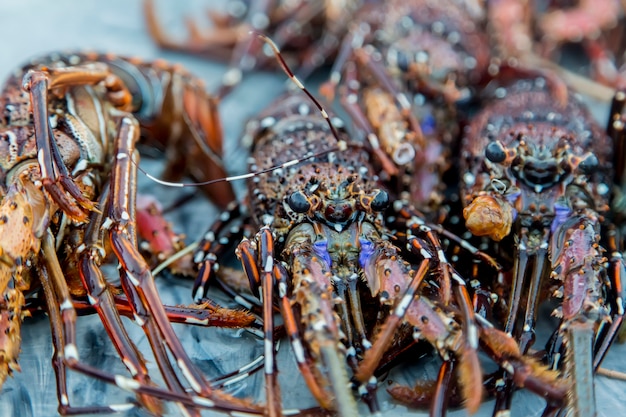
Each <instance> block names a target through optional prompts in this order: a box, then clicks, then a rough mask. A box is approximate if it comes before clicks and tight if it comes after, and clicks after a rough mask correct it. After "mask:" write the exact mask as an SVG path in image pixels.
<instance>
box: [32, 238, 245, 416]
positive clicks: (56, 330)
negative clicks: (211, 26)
mask: <svg viewBox="0 0 626 417" xmlns="http://www.w3.org/2000/svg"><path fill="white" fill-rule="evenodd" d="M46 239H48V242H47V243H46V242H45V239H44V242H43V244H44V245H47V249H46V250H45V252H46V253H47V254H48V255H51V256H48V257H46V258H45V263H44V264H42V265H41V282H42V286H43V288H44V293H45V295H46V297H45V298H46V303H47V304H48V313H49V316H50V326H51V329H52V337H53V345H54V354H53V357H52V364H53V366H54V369H55V370H56V372H57V387H58V394H57V395H58V397H59V404H60V408H59V411H60V412H61V413H63V414H93V413H116V412H120V411H126V410H128V409H130V408H132V407H133V406H134V404H119V405H110V406H103V407H100V406H95V407H80V408H76V407H71V406H70V404H69V398H68V395H67V394H68V392H67V386H66V377H65V375H66V371H65V370H66V367H67V368H69V369H71V370H74V371H77V372H80V373H82V374H84V375H87V376H91V377H93V378H96V379H100V380H102V381H104V382H106V383H109V384H113V385H117V386H118V387H120V388H121V389H123V390H127V391H129V392H132V393H135V394H137V395H140V396H150V397H154V398H159V399H162V400H165V401H172V402H176V403H181V404H183V405H185V406H187V407H189V408H190V409H193V408H196V407H201V408H222V409H224V410H227V411H228V410H230V409H231V408H229V407H220V405H219V404H216V403H214V402H213V401H210V400H207V399H205V398H201V397H197V396H192V395H189V394H188V393H184V394H180V393H176V392H173V391H171V390H165V389H162V388H159V387H155V386H152V385H144V384H141V383H140V382H138V381H135V380H133V379H130V378H127V377H125V376H123V375H113V374H109V373H107V372H104V371H102V370H99V369H95V368H93V367H91V366H89V365H86V364H84V363H82V362H80V360H79V357H78V349H77V345H76V331H75V330H76V329H75V322H76V311H75V310H74V308H73V306H72V302H71V296H70V293H69V289H68V287H67V284H66V282H65V279H64V276H63V273H62V271H61V267H60V265H59V263H58V260H57V259H56V254H55V252H54V244H53V243H52V238H51V237H49V236H48V237H47V238H46ZM59 301H60V303H59ZM253 414H254V413H253ZM257 414H258V413H257Z"/></svg>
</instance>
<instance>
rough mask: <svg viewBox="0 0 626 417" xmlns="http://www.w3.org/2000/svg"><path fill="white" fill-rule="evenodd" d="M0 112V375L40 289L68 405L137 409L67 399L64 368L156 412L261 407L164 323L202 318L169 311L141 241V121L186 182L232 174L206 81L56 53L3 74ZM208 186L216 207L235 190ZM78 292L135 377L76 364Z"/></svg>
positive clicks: (157, 67) (12, 359)
mask: <svg viewBox="0 0 626 417" xmlns="http://www.w3.org/2000/svg"><path fill="white" fill-rule="evenodd" d="M0 108H1V109H2V118H1V119H0V139H1V140H0V147H1V148H0V158H1V159H0V162H1V167H2V170H1V171H0V175H1V177H2V185H1V186H0V197H1V204H0V236H1V240H0V285H1V290H2V293H3V295H4V297H3V300H2V302H0V326H1V328H2V330H3V335H5V336H4V337H3V338H2V346H0V350H1V352H2V355H0V359H1V361H0V379H1V381H4V379H5V378H6V376H7V375H9V374H10V373H11V372H12V371H13V370H15V369H19V367H18V365H17V356H18V353H19V350H20V343H21V340H20V339H21V338H20V326H21V322H22V319H23V317H24V315H25V314H26V310H24V308H23V307H24V304H25V294H27V295H29V296H30V295H31V294H36V291H37V290H38V288H41V291H42V293H43V296H44V298H45V302H46V305H47V312H48V314H49V316H50V323H51V328H52V333H53V342H54V356H53V366H54V367H55V371H56V375H57V390H58V400H59V412H60V413H62V414H67V413H96V412H98V413H100V412H105V413H106V412H116V411H120V410H123V409H127V408H129V407H132V406H133V404H125V405H123V406H84V407H76V406H74V405H71V404H70V399H69V397H68V387H67V380H66V369H67V368H69V369H72V370H75V371H78V372H81V373H84V374H86V375H90V376H93V377H95V378H99V379H102V380H104V381H106V382H109V383H112V384H116V385H118V386H119V387H120V388H122V389H125V390H128V391H131V392H134V393H136V394H137V395H138V399H139V402H140V403H141V405H142V406H144V407H145V408H147V409H148V410H150V411H151V412H152V413H156V414H160V413H162V412H163V408H162V407H163V405H162V402H161V401H160V400H167V401H172V402H174V403H176V404H178V405H180V406H181V407H182V408H183V409H185V410H186V412H187V413H189V414H192V415H198V413H199V411H198V409H199V408H207V407H208V408H216V409H222V410H227V411H228V410H239V411H242V412H250V413H253V414H255V413H257V414H258V413H260V410H259V408H258V407H256V406H253V405H251V404H250V403H248V402H247V401H245V400H238V399H235V398H233V397H231V396H230V395H227V394H224V393H222V392H220V391H216V390H214V389H212V388H211V387H210V386H209V384H208V383H207V381H206V380H205V377H204V376H203V375H202V373H201V372H200V371H199V369H198V368H197V367H196V366H195V365H194V364H193V362H192V361H191V360H190V358H189V356H188V355H187V353H186V351H185V349H184V348H183V346H182V345H181V343H180V341H179V340H178V338H177V336H176V334H175V333H174V331H173V329H172V326H171V324H170V318H171V317H172V314H178V316H177V317H178V318H177V320H178V321H184V322H190V323H196V324H200V320H199V319H200V318H201V317H202V316H203V315H204V313H203V312H202V311H201V310H200V309H198V308H196V309H194V308H182V307H181V308H176V307H172V308H166V307H164V306H163V304H162V303H161V301H160V297H159V295H158V293H157V291H156V288H155V286H154V282H153V278H152V276H151V273H150V269H149V267H148V265H147V264H146V262H145V260H144V259H143V257H141V256H140V254H139V251H138V248H137V239H136V223H135V219H136V213H135V211H136V204H135V185H136V163H137V153H136V151H135V146H136V144H137V142H138V140H139V138H140V131H141V129H143V130H144V132H145V134H146V135H152V137H153V138H154V139H156V140H157V141H161V143H162V144H163V145H164V146H165V148H166V149H167V154H168V155H169V157H170V162H171V163H172V167H175V168H173V170H174V171H179V172H180V171H181V170H180V168H176V167H179V166H189V167H191V168H190V169H189V170H188V171H187V172H186V173H187V174H189V175H191V176H199V177H201V178H202V179H205V178H207V177H208V178H215V177H222V176H224V170H223V168H222V166H221V163H220V159H219V156H220V152H221V151H220V145H221V142H220V141H221V137H220V136H219V134H220V127H219V123H218V120H217V115H216V114H217V113H216V111H217V110H216V109H215V107H214V102H213V100H212V98H211V97H210V96H208V95H207V94H206V92H205V90H204V86H203V84H202V83H201V82H199V81H198V80H197V79H196V78H195V77H193V76H192V75H190V74H189V73H187V72H186V71H185V70H183V69H182V68H180V67H178V66H171V65H167V64H165V63H163V62H154V63H145V62H142V61H140V60H136V59H125V58H120V57H116V56H110V55H99V54H94V53H85V54H67V55H61V54H51V55H49V56H46V57H43V58H41V59H36V60H33V61H31V63H29V64H28V65H26V66H25V67H23V68H21V69H20V70H19V71H16V72H15V73H14V74H13V75H12V76H11V77H10V78H9V79H8V80H7V82H6V83H5V85H4V88H3V90H2V93H1V95H0ZM172 145H173V148H172V147H170V146H172ZM183 157H184V158H185V159H184V160H182V164H181V159H182V158H183ZM133 161H134V162H133ZM198 161H202V164H197V162H198ZM207 161H211V162H210V163H207ZM185 162H186V163H185ZM179 164H181V165H179ZM183 172H184V171H183ZM209 192H210V193H211V195H212V196H213V197H214V199H215V201H216V202H217V204H221V205H225V204H226V203H227V202H228V201H230V200H231V199H232V198H233V194H232V193H231V190H230V188H227V189H223V190H220V189H219V188H218V189H215V188H213V189H211V190H209ZM110 254H114V255H115V258H116V259H117V261H118V262H119V264H120V266H121V267H120V278H121V284H122V285H121V286H122V289H123V292H124V295H121V294H118V291H117V290H115V289H113V287H112V285H111V284H109V283H108V282H107V280H106V279H105V275H104V274H103V272H102V270H101V266H102V265H103V264H104V263H108V262H110V256H109V255H110ZM81 299H82V300H86V301H87V302H88V303H89V304H90V307H89V308H91V309H93V310H95V311H96V312H97V313H98V315H99V316H100V318H101V320H102V323H103V324H104V326H105V327H106V329H107V331H108V333H109V336H110V338H111V340H112V341H113V344H114V345H115V347H116V349H117V351H118V353H119V355H120V357H121V358H122V361H123V363H124V364H125V365H126V367H127V368H128V371H129V372H130V373H131V375H132V378H128V377H125V376H123V375H113V374H110V373H108V372H107V371H105V370H100V369H95V368H93V367H91V366H89V365H88V364H85V363H83V362H81V361H80V360H79V357H78V349H77V342H78V339H79V337H78V336H77V335H76V332H75V326H74V325H75V321H76V310H75V308H74V305H75V304H76V305H78V306H80V305H81ZM120 313H121V314H125V315H128V316H130V317H131V318H133V319H134V321H135V322H136V323H137V324H139V325H140V326H141V327H142V328H143V329H144V331H145V332H146V335H147V337H148V339H149V341H150V343H151V346H152V348H153V353H154V356H155V358H156V361H157V363H158V365H159V367H160V370H161V373H162V376H163V379H164V381H165V383H166V384H167V388H162V387H158V386H156V385H155V384H154V382H153V380H152V378H150V375H149V374H148V370H147V367H146V365H145V361H144V359H143V356H142V354H141V353H140V352H139V351H138V350H137V348H136V347H135V345H134V343H133V341H132V340H131V339H130V338H129V336H128V335H127V333H126V331H125V329H124V327H123V325H122V322H121V320H120ZM241 318H242V319H243V320H244V321H245V320H247V322H248V323H250V322H251V321H252V320H253V319H252V318H251V317H248V319H245V318H243V317H241ZM241 323H242V322H239V324H241ZM163 342H165V344H164V343H163ZM168 350H169V353H168ZM170 355H171V356H170ZM175 369H178V370H180V373H178V372H177V371H175ZM188 389H191V392H193V393H190V391H187V390H188Z"/></svg>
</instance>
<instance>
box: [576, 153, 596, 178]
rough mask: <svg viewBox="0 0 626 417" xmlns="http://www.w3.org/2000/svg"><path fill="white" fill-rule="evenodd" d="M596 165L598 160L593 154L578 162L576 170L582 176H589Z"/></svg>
mask: <svg viewBox="0 0 626 417" xmlns="http://www.w3.org/2000/svg"><path fill="white" fill-rule="evenodd" d="M598 164H599V162H598V158H597V157H596V156H595V155H593V154H589V155H587V157H586V158H585V159H583V160H582V161H580V163H579V164H578V168H579V169H580V170H581V171H582V172H583V174H586V175H589V174H591V173H593V171H594V170H595V169H596V168H597V167H598Z"/></svg>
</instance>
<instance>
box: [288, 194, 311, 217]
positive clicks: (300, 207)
mask: <svg viewBox="0 0 626 417" xmlns="http://www.w3.org/2000/svg"><path fill="white" fill-rule="evenodd" d="M287 204H289V207H291V209H292V210H293V211H295V212H296V213H306V212H307V211H309V209H310V208H311V203H310V202H309V199H308V198H307V197H306V195H304V193H303V192H302V191H296V192H293V193H292V194H291V195H290V196H289V197H287Z"/></svg>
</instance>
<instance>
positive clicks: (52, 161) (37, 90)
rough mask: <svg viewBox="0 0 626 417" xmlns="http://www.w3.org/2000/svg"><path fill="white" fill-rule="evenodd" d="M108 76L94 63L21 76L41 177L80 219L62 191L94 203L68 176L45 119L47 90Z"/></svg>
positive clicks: (83, 204) (81, 217) (58, 200)
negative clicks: (29, 110)
mask: <svg viewBox="0 0 626 417" xmlns="http://www.w3.org/2000/svg"><path fill="white" fill-rule="evenodd" d="M107 76H111V77H114V76H112V75H111V74H110V73H109V72H108V71H106V69H103V68H102V67H101V66H95V67H94V68H91V67H90V68H86V67H75V68H71V69H69V70H67V69H66V70H65V71H58V70H57V71H47V72H45V71H41V70H31V71H29V72H28V73H27V75H26V76H25V77H24V88H25V89H26V90H27V91H29V93H30V97H31V103H32V106H33V122H34V126H35V137H36V138H37V149H38V155H37V157H38V160H39V164H40V166H39V168H40V170H41V181H42V183H43V185H44V187H45V189H46V191H48V193H50V195H51V196H52V198H53V200H54V201H55V202H56V203H57V204H58V205H59V206H60V207H61V209H63V210H64V211H65V212H66V213H67V214H68V215H70V216H71V217H72V218H73V219H76V220H81V221H84V220H86V218H87V215H86V214H85V213H84V212H83V210H82V209H81V208H79V207H77V206H76V204H75V203H74V202H73V201H71V200H69V199H68V198H67V196H66V194H65V193H64V191H67V192H68V193H69V194H70V195H71V196H72V197H73V198H74V200H75V201H76V202H77V203H78V204H79V205H80V206H81V207H82V208H84V209H87V210H92V209H94V208H95V206H94V204H93V203H92V202H91V200H89V199H88V198H85V197H84V196H83V195H82V193H81V190H80V189H79V188H78V187H77V186H76V184H75V183H74V181H72V180H71V175H70V173H69V171H68V169H67V167H66V166H65V163H64V162H63V159H62V158H61V153H60V151H59V149H58V147H57V144H56V141H55V140H54V133H53V132H52V129H51V128H50V124H49V122H48V92H49V90H50V89H55V88H64V87H66V86H69V85H77V84H85V85H92V84H95V83H98V82H100V81H104V80H105V79H106V77H107ZM126 93H128V92H126ZM89 156H91V155H89Z"/></svg>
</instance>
